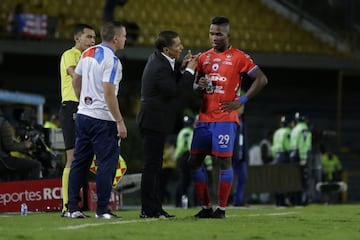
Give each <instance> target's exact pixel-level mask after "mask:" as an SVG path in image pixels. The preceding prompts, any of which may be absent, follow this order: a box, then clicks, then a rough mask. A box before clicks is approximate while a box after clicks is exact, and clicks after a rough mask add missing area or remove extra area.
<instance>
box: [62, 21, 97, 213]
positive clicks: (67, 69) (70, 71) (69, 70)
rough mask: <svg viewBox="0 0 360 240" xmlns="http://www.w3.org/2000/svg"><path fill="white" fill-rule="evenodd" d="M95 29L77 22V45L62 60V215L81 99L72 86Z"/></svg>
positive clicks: (91, 42) (93, 36)
mask: <svg viewBox="0 0 360 240" xmlns="http://www.w3.org/2000/svg"><path fill="white" fill-rule="evenodd" d="M95 37H96V35H95V30H94V29H93V27H91V26H89V25H87V24H77V25H75V27H74V41H75V45H74V46H73V47H72V48H71V49H68V50H66V51H65V52H64V53H63V54H62V56H61V60H60V77H61V106H60V111H59V117H60V123H61V128H62V132H63V137H64V143H65V150H66V164H65V168H64V171H63V175H62V194H63V209H62V212H61V216H62V217H64V216H66V215H67V214H68V211H67V202H68V181H69V172H70V166H71V163H72V161H73V159H74V147H75V115H76V112H77V106H78V104H79V100H78V99H77V97H76V95H75V91H74V89H73V86H72V78H73V75H74V74H75V67H76V64H77V63H78V62H79V60H80V56H81V53H82V51H84V50H85V49H87V48H88V47H90V46H93V45H95Z"/></svg>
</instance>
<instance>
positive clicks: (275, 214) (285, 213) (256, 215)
mask: <svg viewBox="0 0 360 240" xmlns="http://www.w3.org/2000/svg"><path fill="white" fill-rule="evenodd" d="M296 213H297V212H282V213H266V214H249V215H247V216H248V217H259V216H283V215H290V214H296Z"/></svg>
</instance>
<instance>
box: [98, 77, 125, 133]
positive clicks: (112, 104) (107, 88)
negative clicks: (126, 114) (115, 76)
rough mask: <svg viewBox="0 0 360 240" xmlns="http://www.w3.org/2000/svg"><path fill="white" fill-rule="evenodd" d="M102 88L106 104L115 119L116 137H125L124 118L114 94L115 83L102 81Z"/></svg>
mask: <svg viewBox="0 0 360 240" xmlns="http://www.w3.org/2000/svg"><path fill="white" fill-rule="evenodd" d="M103 88H104V97H105V102H106V105H107V106H108V108H109V111H110V112H111V114H112V116H113V117H114V118H115V121H116V126H117V130H118V137H120V138H126V137H127V128H126V126H125V122H124V118H123V116H122V115H121V112H120V108H119V102H118V99H117V96H116V94H115V85H114V84H113V83H109V82H103Z"/></svg>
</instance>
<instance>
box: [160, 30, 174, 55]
mask: <svg viewBox="0 0 360 240" xmlns="http://www.w3.org/2000/svg"><path fill="white" fill-rule="evenodd" d="M178 36H179V34H178V33H177V32H175V31H171V30H165V31H162V32H160V33H159V34H158V36H157V38H156V40H155V47H156V49H158V50H160V51H163V49H164V48H165V47H171V46H172V45H173V43H174V39H175V38H177V37H178Z"/></svg>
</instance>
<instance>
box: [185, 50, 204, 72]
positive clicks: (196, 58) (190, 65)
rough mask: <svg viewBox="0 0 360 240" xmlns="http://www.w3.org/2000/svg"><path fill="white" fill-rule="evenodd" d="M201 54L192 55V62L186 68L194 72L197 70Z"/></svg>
mask: <svg viewBox="0 0 360 240" xmlns="http://www.w3.org/2000/svg"><path fill="white" fill-rule="evenodd" d="M200 54H201V53H198V54H196V55H192V56H191V59H190V61H189V62H188V63H187V65H186V67H188V68H190V69H192V70H195V68H196V66H197V61H198V59H199V56H200Z"/></svg>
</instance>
